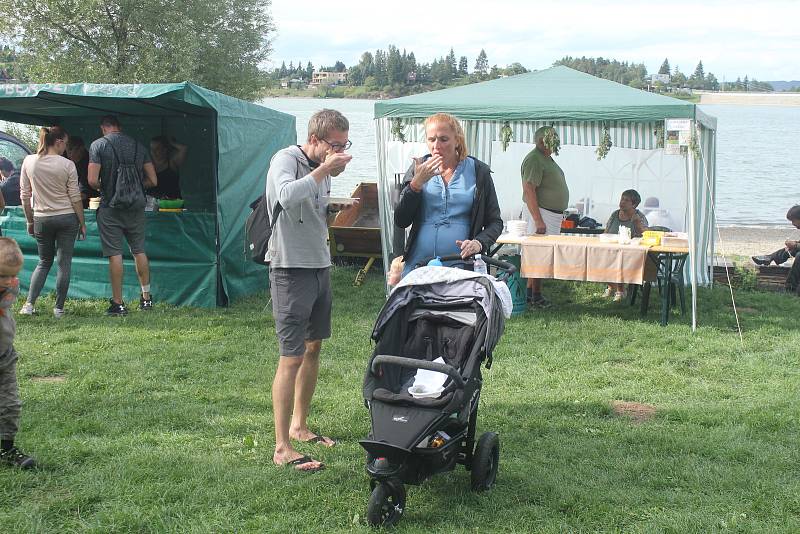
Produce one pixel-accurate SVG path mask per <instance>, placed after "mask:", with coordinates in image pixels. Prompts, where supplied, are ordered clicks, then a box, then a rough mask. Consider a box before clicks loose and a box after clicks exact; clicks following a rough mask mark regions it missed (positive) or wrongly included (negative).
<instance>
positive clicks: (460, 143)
mask: <svg viewBox="0 0 800 534" xmlns="http://www.w3.org/2000/svg"><path fill="white" fill-rule="evenodd" d="M434 123H435V124H444V125H447V126H449V127H450V129H451V130H453V134H454V136H455V138H456V154H457V155H458V161H464V160H465V159H467V156H469V150H467V137H466V136H465V135H464V129H463V128H462V127H461V123H460V122H458V119H456V118H455V117H453V116H452V115H450V114H449V113H436V114H435V115H431V116H430V117H428V118H427V119H425V123H424V126H425V131H427V130H428V125H429V124H434Z"/></svg>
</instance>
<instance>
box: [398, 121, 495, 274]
mask: <svg viewBox="0 0 800 534" xmlns="http://www.w3.org/2000/svg"><path fill="white" fill-rule="evenodd" d="M425 137H426V142H427V144H428V150H429V151H430V154H428V155H426V156H424V157H422V158H415V159H414V162H413V163H412V164H411V166H410V167H409V169H408V171H407V172H406V175H405V178H404V186H403V190H402V192H401V193H400V200H399V202H398V204H397V207H396V208H395V212H394V221H395V224H396V225H397V226H399V227H400V228H407V227H409V226H411V231H410V233H409V235H408V239H407V241H406V247H405V250H404V251H403V256H404V258H405V268H404V269H403V276H405V275H406V274H408V272H410V271H411V270H412V269H414V267H416V264H417V263H418V262H419V261H420V260H421V259H423V258H426V257H430V256H448V255H452V254H460V255H461V257H462V258H467V257H469V256H471V255H473V254H478V253H486V252H488V250H489V247H491V245H492V244H494V242H495V240H496V239H497V237H498V236H499V235H500V233H501V232H502V230H503V220H502V218H501V217H500V206H499V205H498V202H497V193H496V192H495V189H494V182H493V181H492V175H491V170H490V169H489V166H488V165H486V164H485V163H483V162H482V161H480V160H478V159H475V158H473V157H471V156H469V154H468V152H467V144H466V139H465V137H464V130H463V129H462V128H461V125H460V124H459V122H458V120H457V119H456V118H455V117H453V116H452V115H448V114H446V113H437V114H435V115H432V116H430V117H428V118H427V119H426V120H425Z"/></svg>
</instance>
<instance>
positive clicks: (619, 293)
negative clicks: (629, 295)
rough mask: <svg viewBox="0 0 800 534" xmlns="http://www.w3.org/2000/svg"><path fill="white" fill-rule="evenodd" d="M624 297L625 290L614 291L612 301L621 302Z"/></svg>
mask: <svg viewBox="0 0 800 534" xmlns="http://www.w3.org/2000/svg"><path fill="white" fill-rule="evenodd" d="M624 298H625V292H624V291H616V292H615V293H614V302H622V300H623V299H624Z"/></svg>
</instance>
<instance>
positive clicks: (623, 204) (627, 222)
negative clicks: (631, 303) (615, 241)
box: [603, 189, 649, 302]
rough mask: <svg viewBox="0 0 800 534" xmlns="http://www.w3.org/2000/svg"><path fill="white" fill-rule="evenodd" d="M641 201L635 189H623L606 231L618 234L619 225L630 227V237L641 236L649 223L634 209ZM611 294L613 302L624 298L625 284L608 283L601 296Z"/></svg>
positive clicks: (642, 214)
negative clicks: (617, 206)
mask: <svg viewBox="0 0 800 534" xmlns="http://www.w3.org/2000/svg"><path fill="white" fill-rule="evenodd" d="M641 201H642V197H641V195H639V193H638V192H637V191H636V190H635V189H628V190H626V191H623V192H622V197H621V198H620V199H619V209H618V210H616V211H614V212H613V213H612V214H611V217H609V218H608V222H607V223H606V233H607V234H618V233H619V228H620V226H624V227H625V228H629V229H630V231H631V237H642V234H643V233H644V231H645V230H647V227H648V226H649V224H648V222H647V217H645V216H644V213H642V212H641V211H639V210H638V209H636V208H637V206H639V203H640V202H641ZM611 295H614V302H619V301H621V300H622V299H623V298H625V284H608V287H607V288H606V290H605V292H604V293H603V296H604V297H610V296H611Z"/></svg>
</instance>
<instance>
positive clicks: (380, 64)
mask: <svg viewBox="0 0 800 534" xmlns="http://www.w3.org/2000/svg"><path fill="white" fill-rule="evenodd" d="M374 65H375V69H374V70H373V73H372V76H373V77H374V78H375V82H376V83H377V84H378V85H379V86H381V87H382V86H384V85H386V82H387V79H388V77H387V75H386V52H384V51H383V50H380V49H378V50H376V51H375V58H374Z"/></svg>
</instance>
